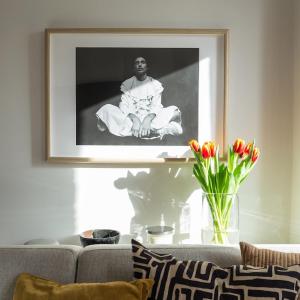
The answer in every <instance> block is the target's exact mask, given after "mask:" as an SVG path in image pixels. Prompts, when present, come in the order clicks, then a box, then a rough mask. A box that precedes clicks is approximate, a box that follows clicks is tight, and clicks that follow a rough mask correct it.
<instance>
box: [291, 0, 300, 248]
mask: <svg viewBox="0 0 300 300" xmlns="http://www.w3.org/2000/svg"><path fill="white" fill-rule="evenodd" d="M293 19H294V32H293V34H294V70H293V71H294V102H293V168H292V176H293V177H292V178H293V181H292V182H293V186H292V187H293V189H292V205H291V226H290V241H291V242H292V243H300V221H299V209H300V193H299V180H300V160H299V147H300V131H299V127H300V119H299V113H300V2H299V1H297V0H294V18H293Z"/></svg>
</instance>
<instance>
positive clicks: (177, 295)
mask: <svg viewBox="0 0 300 300" xmlns="http://www.w3.org/2000/svg"><path fill="white" fill-rule="evenodd" d="M132 255H133V268H134V278H135V279H141V278H150V279H153V280H154V285H153V287H152V293H151V296H150V297H149V298H148V299H151V300H156V299H159V300H169V299H170V300H171V299H172V300H173V299H174V300H178V299H184V300H190V299H215V298H214V295H215V294H216V293H217V291H218V280H219V279H225V278H226V277H227V275H228V272H227V271H226V270H223V269H222V268H220V267H218V266H216V265H214V264H213V263H210V262H200V261H179V260H177V259H176V258H175V257H173V256H172V255H170V254H159V253H156V252H154V251H151V250H149V249H147V248H145V247H144V246H143V245H142V244H140V243H138V242H137V241H135V240H132Z"/></svg>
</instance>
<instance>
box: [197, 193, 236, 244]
mask: <svg viewBox="0 0 300 300" xmlns="http://www.w3.org/2000/svg"><path fill="white" fill-rule="evenodd" d="M201 223H202V243H203V244H224V245H225V244H238V242H239V199H238V195H237V194H209V193H204V194H203V195H202V219H201Z"/></svg>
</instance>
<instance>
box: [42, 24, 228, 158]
mask: <svg viewBox="0 0 300 300" xmlns="http://www.w3.org/2000/svg"><path fill="white" fill-rule="evenodd" d="M45 41H46V47H45V48H46V55H45V58H46V107H47V160H48V161H50V162H69V163H130V164H131V163H165V162H185V161H192V160H193V159H192V157H193V154H192V153H191V151H190V150H189V146H188V142H189V140H190V139H197V140H198V141H199V142H200V143H202V142H203V141H205V140H214V141H216V142H217V143H218V144H219V145H220V146H221V149H220V153H221V155H222V154H223V152H224V145H225V144H226V102H227V78H228V71H227V68H228V67H227V66H228V59H227V56H228V30H226V29H124V28H123V29H108V28H106V29H103V28H102V29H86V28H85V29H65V28H64V29H63V28H60V29H46V34H45Z"/></svg>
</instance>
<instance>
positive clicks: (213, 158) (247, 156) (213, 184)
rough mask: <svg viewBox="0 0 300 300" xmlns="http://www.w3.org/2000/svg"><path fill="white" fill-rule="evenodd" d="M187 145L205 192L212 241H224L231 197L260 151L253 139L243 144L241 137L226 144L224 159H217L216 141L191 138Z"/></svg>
mask: <svg viewBox="0 0 300 300" xmlns="http://www.w3.org/2000/svg"><path fill="white" fill-rule="evenodd" d="M189 145H190V148H191V150H192V152H193V154H194V156H195V158H196V163H195V164H194V166H193V173H194V175H195V177H196V178H197V180H198V182H199V183H200V186H201V188H202V190H203V192H204V193H206V199H207V202H208V205H209V209H210V212H211V216H212V220H213V227H214V232H213V242H215V243H218V244H223V243H226V241H227V240H228V237H227V235H228V232H227V229H228V226H229V222H230V216H231V208H232V203H233V201H232V199H233V197H235V195H236V194H237V192H238V189H239V187H240V184H241V183H242V182H243V181H244V180H245V179H246V178H247V176H248V175H249V173H250V171H251V170H252V169H253V167H254V165H255V163H256V162H257V159H258V157H259V154H260V151H259V149H258V148H257V147H256V146H255V143H254V142H251V143H248V144H247V145H246V143H245V141H244V140H242V139H237V140H236V141H235V142H234V144H233V145H229V146H228V153H227V161H225V162H220V158H219V146H218V145H216V143H215V142H213V141H209V142H205V143H204V144H203V145H202V146H201V145H200V144H199V143H198V142H197V141H196V140H191V141H190V142H189Z"/></svg>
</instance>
